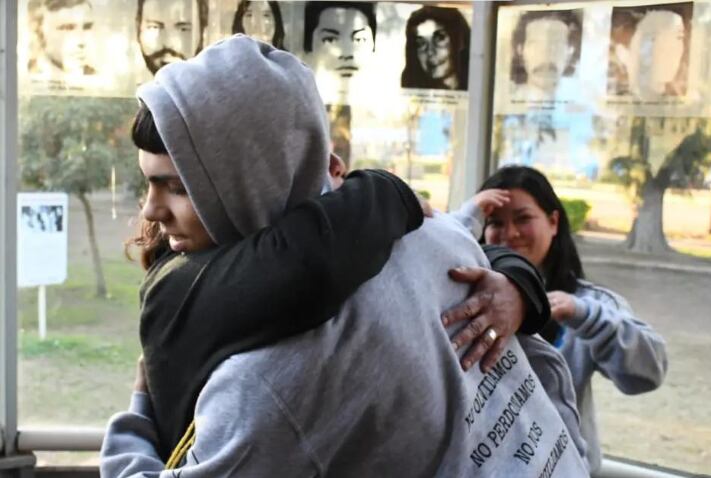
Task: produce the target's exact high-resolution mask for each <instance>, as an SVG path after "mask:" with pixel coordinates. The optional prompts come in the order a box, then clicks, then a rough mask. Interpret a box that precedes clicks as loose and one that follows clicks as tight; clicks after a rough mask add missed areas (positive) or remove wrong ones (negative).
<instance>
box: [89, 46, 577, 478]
mask: <svg viewBox="0 0 711 478" xmlns="http://www.w3.org/2000/svg"><path fill="white" fill-rule="evenodd" d="M232 50H235V51H232ZM274 55H276V56H277V58H278V59H279V62H278V63H277V62H275V61H273V59H272V58H273V56H274ZM242 69H245V70H249V71H259V72H260V75H261V77H260V78H259V81H258V82H257V83H261V84H265V85H268V84H274V83H276V84H280V82H281V81H282V78H284V77H287V76H289V75H295V78H290V79H289V81H287V82H286V83H291V82H293V84H294V85H298V86H295V87H294V88H289V87H287V86H284V85H281V87H280V88H281V89H279V90H278V95H276V96H274V97H273V101H272V102H271V103H270V105H271V106H272V107H271V108H269V107H266V108H258V109H255V108H248V107H247V106H245V109H246V110H248V111H250V112H253V113H254V115H256V117H252V118H250V119H244V120H242V119H239V118H236V117H235V116H237V117H239V116H241V115H240V114H239V112H240V108H239V107H237V106H236V105H235V104H233V101H235V100H233V98H232V96H239V95H247V96H248V98H247V99H244V100H243V101H244V102H245V103H250V101H259V100H258V99H255V98H254V97H253V96H251V93H250V92H249V90H250V89H249V88H246V87H244V85H242V84H241V83H240V80H239V78H243V76H240V75H228V74H226V73H225V72H233V71H239V70H242ZM193 76H197V77H199V79H200V81H198V80H197V79H195V78H193ZM247 76H249V75H247ZM219 78H222V80H221V81H218V79H219ZM236 78H237V79H236ZM228 80H229V81H228ZM245 84H247V85H252V86H254V85H253V82H251V81H247V80H245ZM161 85H170V86H169V87H162V86H161ZM196 85H211V87H212V88H222V89H223V90H224V91H223V93H222V94H220V95H218V94H217V93H210V94H209V95H208V97H213V96H215V97H218V98H222V103H220V101H217V102H210V101H208V102H207V103H206V102H205V101H203V100H202V99H201V98H200V97H199V96H198V94H197V93H196V92H195V91H194V88H195V87H196ZM257 88H260V87H257ZM161 89H162V90H166V91H161ZM147 91H151V93H150V94H146V92H147ZM201 91H202V90H201ZM246 91H247V92H248V93H245V92H246ZM169 92H170V93H169ZM140 94H141V97H142V98H143V99H144V101H146V102H147V104H148V105H149V107H151V108H152V109H153V107H154V106H157V104H158V103H160V101H161V100H160V99H162V100H165V101H167V102H169V103H170V102H173V103H174V104H172V105H170V106H167V105H163V104H161V105H160V106H159V108H157V109H153V113H154V115H156V112H158V116H163V115H167V116H169V117H170V116H171V115H173V114H177V115H178V116H181V117H183V120H182V121H181V120H180V118H178V117H172V118H170V119H168V120H166V119H165V118H161V119H159V118H156V122H157V123H158V127H159V131H160V132H161V134H162V135H164V138H165V137H166V135H169V134H177V135H178V138H180V139H181V141H179V142H181V143H182V142H183V141H182V140H185V141H184V142H185V143H186V144H184V145H183V146H184V147H185V151H182V150H180V149H179V148H176V147H175V145H172V146H168V145H167V146H168V150H169V151H170V152H171V155H173V154H174V153H178V154H183V155H184V156H183V159H182V160H176V163H177V166H178V169H179V171H181V175H182V176H183V180H184V181H185V182H186V185H187V187H188V191H189V192H190V194H191V197H192V196H193V195H194V194H197V195H198V196H201V201H202V202H201V205H199V206H198V207H199V211H200V214H201V218H202V219H203V221H205V224H206V227H207V228H208V229H209V230H210V232H211V234H214V237H216V238H217V239H218V240H219V239H220V238H222V237H226V236H230V235H231V234H232V235H234V234H248V233H249V232H251V229H250V227H256V225H257V224H260V220H261V221H266V223H267V224H268V223H269V221H270V218H271V217H273V214H281V213H282V212H283V209H284V208H285V207H287V206H288V204H289V203H290V201H291V200H292V197H298V196H300V195H301V194H302V193H300V194H294V191H312V194H313V191H315V190H318V189H319V186H320V184H321V182H322V180H323V176H324V174H325V170H326V155H325V150H324V151H323V154H324V157H323V161H322V163H321V164H322V169H323V170H322V171H320V172H316V171H315V169H311V168H310V167H309V166H308V165H311V161H310V160H307V158H305V157H304V155H306V156H309V155H311V154H316V153H314V152H313V151H316V150H320V147H319V148H315V147H313V146H312V145H309V144H308V141H307V140H305V139H304V138H305V137H309V136H311V135H312V134H313V129H314V128H315V126H314V125H316V124H317V123H319V122H318V121H316V118H318V117H319V116H320V114H321V113H322V111H323V106H322V105H321V103H320V101H318V98H317V94H316V90H315V86H314V84H313V80H312V78H311V75H310V74H309V73H308V72H307V70H306V69H305V68H303V69H302V67H301V66H300V63H299V62H298V60H296V59H295V58H291V59H290V58H289V55H288V54H287V53H283V52H277V51H275V50H272V49H271V48H269V47H267V46H266V45H261V44H258V43H256V42H254V41H252V40H249V39H247V38H246V37H240V36H237V37H233V38H232V39H229V40H226V41H224V42H222V43H219V44H217V45H214V46H212V47H210V48H208V49H206V50H205V51H204V52H203V53H202V54H200V55H199V56H198V57H197V58H196V59H194V60H189V61H188V62H181V63H177V64H174V65H171V66H168V67H165V69H164V70H162V74H161V73H159V74H158V75H157V78H156V82H155V83H153V84H152V85H151V86H150V87H147V88H144V89H143V90H142V91H141V93H140ZM292 96H293V97H292ZM156 98H159V100H156ZM300 98H310V100H309V101H312V103H311V106H310V108H308V107H307V108H305V109H311V110H312V111H311V112H310V113H308V112H306V111H304V108H303V107H301V106H299V107H298V108H295V107H294V106H293V105H294V104H299V103H300ZM262 99H263V98H262ZM181 101H182V103H181V105H182V106H177V104H178V103H180V102H181ZM282 104H284V105H286V106H285V108H286V111H285V112H284V113H283V114H285V115H286V116H290V115H292V114H293V110H294V109H298V110H299V111H300V113H301V114H304V115H305V116H306V124H307V125H308V124H311V125H312V128H310V129H309V128H305V127H302V125H301V124H300V122H296V123H293V124H290V125H288V126H287V125H285V124H284V123H283V122H282V121H283V120H281V119H278V118H277V119H274V122H275V124H279V125H281V126H280V127H284V128H285V129H284V130H281V131H278V132H276V131H274V130H270V134H267V133H265V132H261V133H260V134H262V135H264V136H261V141H262V142H264V143H266V144H264V145H262V146H257V145H253V146H252V147H251V149H250V151H251V150H253V151H262V152H265V151H271V149H270V147H269V145H270V144H272V142H276V143H277V144H279V145H281V146H279V147H278V150H279V154H277V153H276V152H274V151H272V153H273V154H274V155H273V156H271V155H270V156H267V157H266V158H267V159H266V160H265V161H266V162H267V163H269V168H264V167H261V166H255V165H253V164H250V166H242V167H240V171H241V174H235V173H233V171H232V170H230V169H229V168H227V166H226V165H225V164H213V162H214V161H223V160H224V159H225V158H228V161H229V164H232V162H240V160H241V161H246V162H250V163H253V162H254V161H260V160H262V159H264V157H262V156H260V155H256V156H247V155H245V156H241V157H240V156H239V152H242V151H244V150H245V147H243V146H241V145H239V144H238V143H239V142H240V141H239V139H235V140H234V144H233V141H231V140H230V139H225V138H224V136H221V135H218V134H216V132H217V131H222V132H223V134H225V133H224V129H222V128H225V127H226V128H227V129H228V131H229V130H231V127H230V126H231V124H239V125H241V128H242V129H244V128H247V129H249V128H257V127H258V126H257V125H266V124H269V123H270V121H269V120H268V119H267V118H268V117H271V116H275V117H276V116H280V115H281V114H282V111H281V109H280V107H278V106H275V105H282ZM214 109H218V110H220V111H205V110H214ZM223 110H228V111H223ZM257 111H258V113H257ZM178 112H180V113H178ZM198 117H199V118H201V120H202V121H205V122H207V123H208V124H209V125H213V127H214V132H215V134H211V135H209V137H207V138H204V137H203V136H202V135H198V134H191V135H188V136H184V135H185V134H187V132H186V131H185V128H184V125H185V124H190V118H198ZM171 119H172V121H171ZM213 120H215V121H216V122H217V123H213ZM228 120H229V121H228ZM172 125H175V126H172ZM228 125H229V126H228ZM207 129H208V130H210V128H207ZM292 129H297V130H300V131H301V130H304V129H307V130H310V131H312V132H311V133H309V134H307V135H305V133H299V132H298V131H291V130H292ZM235 134H238V133H237V132H236V133H235ZM260 134H258V133H255V132H251V133H246V134H245V137H246V138H251V140H255V137H256V136H259V135H260ZM316 136H317V137H318V135H316ZM188 138H190V139H191V141H188V140H187V139H188ZM196 138H202V140H201V141H197V139H196ZM289 138H296V139H295V141H296V144H295V147H294V148H291V147H290V146H289ZM322 139H325V136H324V137H323V138H321V137H318V142H319V143H320V142H321V140H322ZM223 140H224V141H226V143H227V146H226V147H220V144H221V141H223ZM248 142H249V141H248ZM198 144H200V145H202V147H201V146H197V147H195V145H198ZM208 145H209V147H208ZM203 147H205V149H203ZM324 147H325V145H324ZM191 148H193V149H192V152H191ZM227 148H234V149H235V151H236V152H235V153H234V154H228V153H227V151H228V149H227ZM213 149H217V150H218V151H223V152H224V154H207V151H211V150H213ZM189 154H192V155H193V157H192V158H191V157H190V156H188V155H189ZM181 161H182V163H181ZM191 161H192V163H190V162H191ZM291 162H294V163H295V166H289V163H291ZM196 165H197V166H196ZM195 170H197V172H194V171H195ZM274 170H277V171H282V170H283V171H287V173H283V174H284V175H285V176H287V179H283V178H282V179H283V181H281V180H279V181H277V185H275V184H272V182H271V177H272V174H273V171H274ZM289 171H311V176H308V173H306V174H304V175H300V174H297V173H294V172H289ZM277 174H282V173H277ZM194 175H195V178H194ZM222 175H225V176H229V177H231V178H232V179H231V180H224V178H223V177H222ZM288 178H290V179H288ZM289 181H291V183H289ZM301 181H304V182H305V183H307V184H308V187H307V186H305V185H304V184H301ZM240 187H244V188H246V189H247V190H248V191H249V193H245V192H242V193H239V194H242V195H243V197H244V200H245V201H246V202H240V201H239V200H236V197H235V195H236V194H238V192H236V191H234V190H235V189H236V188H240ZM202 188H205V190H203V189H202ZM280 188H281V189H280ZM262 191H265V193H264V195H263V196H262V197H260V198H259V199H255V198H252V197H251V195H259V194H260V193H261V192H262ZM208 193H209V194H213V195H215V198H212V199H211V198H208V196H209V194H208ZM303 194H308V193H303ZM227 198H230V199H229V200H228V199H227ZM275 198H276V199H275ZM233 201H234V202H233ZM273 202H280V205H278V206H273V204H272V203H273ZM196 203H197V201H196ZM232 209H235V210H236V211H233V210H232ZM242 210H244V211H242ZM247 218H248V219H247ZM223 234H225V235H226V236H223ZM476 265H480V266H488V262H487V260H486V257H485V256H484V254H483V253H482V251H481V248H480V247H479V246H478V244H477V243H476V242H475V241H474V240H473V238H472V236H471V234H470V233H469V231H468V230H466V229H465V228H464V227H463V226H462V225H461V224H459V223H458V222H457V221H456V220H455V219H453V218H450V217H449V216H446V215H442V214H438V215H436V216H435V218H433V219H428V220H426V221H425V224H424V225H423V227H421V228H420V229H419V230H418V231H415V232H413V233H411V234H409V235H408V236H406V237H405V238H404V239H403V240H401V241H399V242H398V243H396V245H395V247H394V248H393V252H392V255H391V258H390V260H389V261H388V263H387V264H386V265H385V267H384V269H383V270H382V271H381V273H380V274H378V275H377V276H376V277H375V278H373V279H371V280H370V281H368V282H366V283H365V284H364V285H363V286H361V288H360V289H359V290H358V291H357V292H356V293H355V294H354V295H353V296H352V297H351V298H350V299H349V300H348V301H347V302H346V303H345V304H344V305H343V307H342V308H341V311H340V312H339V313H338V314H337V315H336V316H335V317H334V318H333V319H332V320H330V321H328V322H326V323H325V324H323V325H322V326H320V327H318V328H316V329H314V330H312V331H309V332H307V333H304V334H302V335H299V336H296V337H293V338H290V339H287V340H284V341H282V342H279V343H277V344H274V345H271V346H268V347H265V348H263V349H260V350H255V351H250V352H246V353H241V354H237V355H233V356H232V357H230V358H228V359H227V360H225V361H224V362H223V363H222V364H221V365H219V366H218V367H217V368H216V369H215V371H214V372H213V373H212V375H211V377H210V378H209V380H208V382H207V383H206V385H205V387H204V388H203V390H202V392H201V393H200V396H199V398H198V401H197V404H196V408H195V441H194V443H193V444H192V446H191V447H190V450H189V452H188V454H187V458H186V460H185V461H184V462H183V463H182V464H181V468H180V470H179V471H163V468H164V463H163V462H162V461H161V460H160V458H159V457H158V454H157V452H156V433H155V427H154V426H153V422H152V411H151V407H150V401H149V400H148V397H147V396H146V395H145V394H141V393H135V394H134V396H133V399H132V404H131V408H130V409H129V411H128V412H125V413H121V414H118V415H116V416H115V417H113V418H112V419H111V421H110V424H109V428H108V431H107V435H106V438H105V441H104V445H103V448H102V464H101V471H102V476H107V477H108V476H110V477H138V476H142V477H154V476H161V477H173V476H178V474H179V476H181V477H182V478H191V477H208V476H209V477H213V476H214V477H216V476H220V477H231V476H249V477H262V476H263V477H274V476H298V477H302V476H304V477H306V476H309V477H315V476H334V477H348V476H354V477H355V476H358V477H361V476H373V477H380V476H382V477H389V476H409V477H423V478H425V477H427V478H429V477H433V476H440V477H447V478H448V477H455V476H472V477H478V476H481V477H484V476H486V477H526V476H532V477H551V476H555V477H566V478H567V477H582V476H588V473H587V469H586V465H585V462H584V460H583V459H582V458H581V456H580V454H579V452H578V449H579V446H580V445H579V443H578V441H577V438H576V437H577V434H576V433H577V430H573V431H572V432H571V430H569V427H567V426H566V422H565V421H564V420H563V419H562V418H561V416H560V414H559V413H558V411H557V410H556V407H555V406H554V405H553V403H552V402H551V400H550V398H549V397H548V395H547V394H546V391H545V390H544V389H543V387H542V386H541V382H540V380H539V378H538V377H537V376H536V374H535V373H534V372H533V369H532V367H531V365H530V363H529V361H528V359H527V358H526V355H525V353H524V350H523V349H522V346H521V344H520V343H519V341H518V340H517V339H516V338H512V339H511V340H510V341H509V343H508V344H507V346H506V348H505V350H504V352H503V355H502V356H501V358H500V359H499V361H498V362H497V364H496V366H495V368H494V370H493V371H492V372H489V373H488V374H482V373H481V372H480V371H479V369H478V368H475V369H473V370H471V371H469V372H463V371H462V369H461V366H460V365H459V359H460V356H461V355H462V354H463V353H464V351H463V350H461V351H460V352H459V355H458V354H457V353H455V351H454V350H453V348H452V346H451V342H450V340H451V336H452V335H453V334H454V333H455V332H456V329H455V328H450V329H449V330H445V329H444V328H443V327H442V325H441V320H440V314H441V313H442V311H444V310H446V309H447V308H449V307H451V306H453V305H455V304H457V303H460V302H461V301H462V300H463V299H465V298H466V296H467V295H468V293H469V292H468V290H469V287H468V286H467V285H465V284H456V283H454V282H452V281H450V280H449V279H448V277H447V270H448V269H450V268H452V267H457V266H476ZM529 345H531V344H529ZM532 348H535V345H534V346H532ZM550 359H551V360H558V364H557V365H558V366H560V365H561V364H562V362H561V361H560V360H559V357H558V356H557V355H556V354H553V355H551V357H550ZM557 370H558V371H559V370H560V369H557ZM567 379H568V380H569V376H568V377H567ZM559 398H560V399H561V400H565V401H566V406H567V408H568V409H569V410H570V411H571V415H572V416H574V417H575V418H577V416H576V415H575V406H574V403H573V396H572V394H570V393H563V394H561V396H560V397H559Z"/></svg>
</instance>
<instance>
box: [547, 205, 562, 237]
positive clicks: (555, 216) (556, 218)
mask: <svg viewBox="0 0 711 478" xmlns="http://www.w3.org/2000/svg"><path fill="white" fill-rule="evenodd" d="M548 222H549V223H550V225H551V228H552V229H553V236H556V235H557V234H558V223H559V222H560V211H558V210H557V209H556V210H555V211H553V212H552V213H551V214H550V216H548Z"/></svg>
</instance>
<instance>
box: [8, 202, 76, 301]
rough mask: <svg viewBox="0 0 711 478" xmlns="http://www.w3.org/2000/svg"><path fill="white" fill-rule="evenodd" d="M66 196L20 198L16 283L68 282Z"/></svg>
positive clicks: (32, 284)
mask: <svg viewBox="0 0 711 478" xmlns="http://www.w3.org/2000/svg"><path fill="white" fill-rule="evenodd" d="M67 203H68V198H67V194H66V193H19V194H18V195H17V222H18V224H17V283H18V286H19V287H34V286H41V285H50V284H61V283H62V282H64V281H65V280H66V278H67V213H68V209H67Z"/></svg>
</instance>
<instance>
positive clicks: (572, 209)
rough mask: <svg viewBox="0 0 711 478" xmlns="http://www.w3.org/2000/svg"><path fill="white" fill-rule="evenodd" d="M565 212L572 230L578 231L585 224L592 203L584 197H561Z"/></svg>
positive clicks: (573, 231)
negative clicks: (583, 198)
mask: <svg viewBox="0 0 711 478" xmlns="http://www.w3.org/2000/svg"><path fill="white" fill-rule="evenodd" d="M560 202H562V203H563V207H564V208H565V212H566V214H567V215H568V220H569V221H570V232H572V233H576V232H578V231H579V230H581V229H582V228H583V226H584V225H585V219H586V218H587V215H588V212H589V211H590V204H588V202H587V201H584V200H582V199H564V198H561V199H560Z"/></svg>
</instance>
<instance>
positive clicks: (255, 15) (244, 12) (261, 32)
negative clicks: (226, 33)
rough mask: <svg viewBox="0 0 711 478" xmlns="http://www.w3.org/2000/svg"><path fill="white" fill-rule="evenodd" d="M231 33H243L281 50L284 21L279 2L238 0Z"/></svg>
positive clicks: (282, 47)
mask: <svg viewBox="0 0 711 478" xmlns="http://www.w3.org/2000/svg"><path fill="white" fill-rule="evenodd" d="M232 33H233V34H234V33H244V34H245V35H249V36H251V37H252V38H255V39H257V40H261V41H263V42H265V43H270V44H271V45H272V46H274V47H275V48H279V49H280V50H283V49H284V21H283V19H282V15H281V8H280V7H279V2H277V1H274V0H269V1H264V0H258V1H254V0H240V2H239V4H238V5H237V10H236V11H235V16H234V19H233V21H232Z"/></svg>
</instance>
